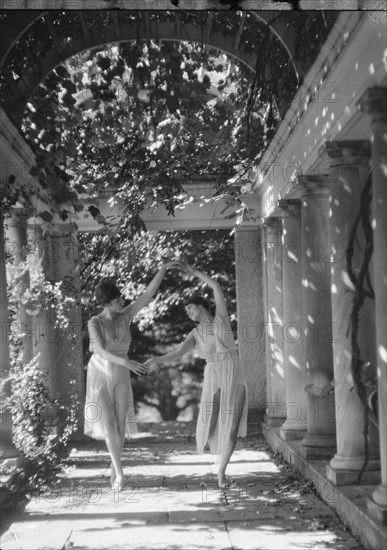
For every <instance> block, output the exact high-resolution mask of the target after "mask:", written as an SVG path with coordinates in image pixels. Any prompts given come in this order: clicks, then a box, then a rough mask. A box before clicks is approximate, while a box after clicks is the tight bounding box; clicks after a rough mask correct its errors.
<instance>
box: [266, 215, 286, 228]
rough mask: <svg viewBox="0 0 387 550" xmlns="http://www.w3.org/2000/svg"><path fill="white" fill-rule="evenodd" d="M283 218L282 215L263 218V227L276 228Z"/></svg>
mask: <svg viewBox="0 0 387 550" xmlns="http://www.w3.org/2000/svg"><path fill="white" fill-rule="evenodd" d="M281 219H282V218H281V216H268V217H267V218H263V220H262V227H263V228H273V229H274V228H276V226H279V225H280V224H281Z"/></svg>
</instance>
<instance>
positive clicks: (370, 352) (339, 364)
mask: <svg viewBox="0 0 387 550" xmlns="http://www.w3.org/2000/svg"><path fill="white" fill-rule="evenodd" d="M326 147H327V152H328V154H329V156H330V157H331V158H332V159H333V160H332V168H333V177H332V178H331V183H330V219H329V221H330V241H331V245H330V246H331V248H332V257H331V283H332V284H331V299H332V321H333V326H334V327H335V337H334V338H333V342H332V346H333V362H334V378H335V400H336V404H337V415H336V420H337V453H336V455H335V456H334V458H333V459H332V460H331V462H330V465H329V467H328V469H327V475H328V477H329V478H330V479H331V480H332V481H334V482H335V483H352V482H355V481H357V477H358V472H359V470H361V469H362V467H363V464H364V459H365V447H364V443H365V441H364V426H365V416H364V406H363V404H362V402H361V400H360V397H359V395H358V392H357V391H356V389H354V385H355V380H356V375H355V380H354V377H353V373H352V365H351V364H352V358H353V357H354V350H353V349H352V348H353V345H352V329H353V327H352V325H351V323H352V319H353V317H352V311H353V307H354V295H355V294H354V293H355V288H354V285H353V282H352V281H351V277H350V275H351V274H352V273H353V274H354V276H355V277H356V278H357V277H358V276H359V272H360V269H361V264H362V261H363V258H364V252H365V245H366V235H365V233H364V228H363V225H362V223H361V221H360V220H358V224H357V230H356V233H355V237H356V238H355V239H354V242H353V255H352V258H351V261H350V262H349V259H348V258H349V257H350V256H347V251H348V252H351V250H350V249H349V247H350V246H351V243H350V239H351V236H352V232H353V228H354V224H355V222H356V220H357V217H358V214H359V211H360V210H361V209H362V208H367V203H366V197H362V192H363V191H364V189H365V187H366V185H367V180H368V177H369V171H370V169H369V158H370V153H371V151H370V145H369V142H364V141H351V142H328V143H327V144H326ZM366 215H367V213H366ZM357 342H358V345H359V348H360V359H361V360H362V361H364V363H369V367H367V369H368V374H369V375H372V372H373V375H375V370H376V369H375V365H376V345H375V344H376V341H375V303H374V301H373V300H372V299H371V297H366V298H365V300H364V302H363V304H362V307H361V309H360V312H359V323H358V328H357ZM371 371H372V372H371ZM367 407H368V404H367ZM367 426H368V427H369V437H368V438H367V439H368V442H369V462H368V465H367V470H369V471H371V472H367V473H368V477H371V479H372V476H374V475H375V474H376V475H379V474H378V472H375V470H376V471H378V470H379V467H380V462H379V449H378V445H379V438H378V432H377V429H376V427H375V425H374V424H372V423H369V422H368V421H367ZM372 471H373V472H372ZM365 476H366V474H364V475H363V479H365Z"/></svg>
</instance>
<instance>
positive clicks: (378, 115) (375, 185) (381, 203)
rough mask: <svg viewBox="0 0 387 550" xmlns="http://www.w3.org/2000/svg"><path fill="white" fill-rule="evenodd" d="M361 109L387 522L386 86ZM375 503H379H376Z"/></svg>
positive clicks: (381, 502) (381, 494)
mask: <svg viewBox="0 0 387 550" xmlns="http://www.w3.org/2000/svg"><path fill="white" fill-rule="evenodd" d="M360 104H361V108H362V109H363V110H364V111H366V112H368V113H369V114H370V115H371V117H372V139H371V143H372V193H373V197H372V227H373V235H374V255H373V268H374V281H375V283H374V284H375V309H376V352H377V375H378V408H379V410H378V417H379V431H380V457H381V469H382V483H381V484H380V485H379V487H378V488H377V489H376V491H375V492H374V493H373V501H371V500H369V501H368V504H369V510H370V511H371V513H374V514H375V515H376V516H377V517H378V518H379V519H382V520H383V521H384V522H386V521H387V214H386V213H387V88H386V87H375V88H370V89H368V90H367V91H366V93H365V94H364V95H363V97H362V98H361V101H360ZM374 504H376V505H377V506H375V505H374Z"/></svg>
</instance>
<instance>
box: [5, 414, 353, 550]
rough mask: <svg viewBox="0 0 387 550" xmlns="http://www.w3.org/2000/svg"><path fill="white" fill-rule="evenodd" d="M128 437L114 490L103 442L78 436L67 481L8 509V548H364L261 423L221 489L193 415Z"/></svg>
mask: <svg viewBox="0 0 387 550" xmlns="http://www.w3.org/2000/svg"><path fill="white" fill-rule="evenodd" d="M141 429H143V430H144V431H145V430H146V433H142V434H141V435H140V437H139V438H137V439H135V440H131V441H130V442H127V443H126V445H125V449H124V455H123V456H124V460H123V462H124V469H125V473H126V475H127V480H128V481H127V486H126V487H125V489H124V490H123V491H121V492H120V493H114V491H112V490H111V489H110V484H109V475H110V472H109V469H108V465H109V456H108V454H107V452H106V449H105V447H104V444H102V443H100V442H88V443H82V444H78V445H77V446H76V447H75V448H74V449H73V450H72V452H71V456H70V458H69V459H68V461H67V469H66V472H65V473H64V474H63V475H62V477H61V479H60V482H59V484H58V485H57V486H56V487H55V489H52V490H51V491H50V492H47V493H45V494H40V495H38V494H35V495H30V500H29V502H28V504H26V505H25V506H20V509H19V510H18V511H14V512H13V513H10V514H8V515H6V516H5V517H3V521H2V533H3V534H2V538H1V550H11V549H23V550H27V549H28V550H35V549H36V550H37V549H39V550H44V549H73V550H75V549H77V550H85V549H112V550H113V549H125V550H132V549H136V550H140V549H144V550H145V549H146V550H164V549H165V550H166V549H168V550H177V549H181V548H184V549H187V550H188V549H189V550H202V549H217V550H231V549H233V550H234V549H235V550H258V549H264V550H271V549H273V550H274V549H275V550H293V549H294V550H296V549H297V550H305V549H314V550H317V549H326V548H334V549H336V550H355V549H356V550H362V546H361V545H360V544H359V543H358V542H357V541H356V540H355V539H354V538H353V537H352V536H351V534H350V533H349V532H348V531H347V530H346V528H345V526H344V525H343V524H342V523H341V522H340V520H339V519H338V517H337V516H336V514H335V513H334V512H333V511H332V510H331V509H330V508H329V507H328V506H327V505H326V504H324V502H322V501H321V500H320V499H319V498H318V496H317V495H316V494H315V492H314V490H313V486H311V484H310V482H306V481H305V480H303V479H301V478H300V477H299V476H298V475H297V474H296V473H295V471H293V470H292V469H291V468H290V467H289V466H287V465H285V464H277V463H276V460H275V457H273V456H272V453H271V451H270V450H269V448H268V447H267V445H266V443H265V442H264V440H263V438H262V436H261V435H260V433H259V432H258V429H257V428H256V427H253V426H250V429H249V436H248V438H247V440H244V441H243V440H241V441H240V442H238V447H237V450H236V452H235V454H234V455H233V458H232V462H231V463H230V466H229V471H228V473H229V475H230V476H231V478H232V479H233V484H232V486H231V487H230V488H229V489H228V490H227V492H226V494H225V495H223V494H222V493H221V492H220V491H219V490H218V489H217V487H216V484H215V477H214V473H215V472H216V469H215V465H214V464H213V462H212V460H211V458H210V456H209V455H205V456H202V457H200V456H198V455H197V454H196V450H195V442H194V436H193V433H194V426H193V425H192V424H191V423H180V422H179V423H163V424H161V425H157V426H156V425H152V424H144V425H142V426H141Z"/></svg>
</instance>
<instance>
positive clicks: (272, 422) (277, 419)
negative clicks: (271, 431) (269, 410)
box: [263, 414, 286, 428]
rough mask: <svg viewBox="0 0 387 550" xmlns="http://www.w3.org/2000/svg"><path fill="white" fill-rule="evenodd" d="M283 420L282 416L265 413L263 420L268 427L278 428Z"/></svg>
mask: <svg viewBox="0 0 387 550" xmlns="http://www.w3.org/2000/svg"><path fill="white" fill-rule="evenodd" d="M285 420H286V419H285V418H284V417H283V416H269V415H267V414H265V417H264V419H263V422H264V424H265V425H266V426H267V427H268V428H279V427H280V426H282V424H283V423H284V421H285Z"/></svg>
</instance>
